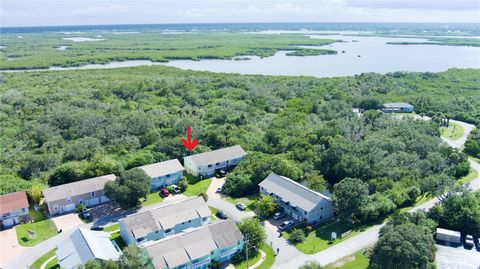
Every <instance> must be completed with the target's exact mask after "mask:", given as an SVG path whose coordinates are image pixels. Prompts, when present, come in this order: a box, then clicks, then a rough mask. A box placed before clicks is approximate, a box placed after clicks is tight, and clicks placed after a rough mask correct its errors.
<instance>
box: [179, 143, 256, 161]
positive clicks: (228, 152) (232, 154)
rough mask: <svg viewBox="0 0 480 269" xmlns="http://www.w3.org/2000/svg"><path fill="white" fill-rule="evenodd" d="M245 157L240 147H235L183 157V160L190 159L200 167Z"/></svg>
mask: <svg viewBox="0 0 480 269" xmlns="http://www.w3.org/2000/svg"><path fill="white" fill-rule="evenodd" d="M245 155H247V153H246V152H245V150H243V148H242V147H241V146H239V145H236V146H233V147H228V148H223V149H217V150H214V151H209V152H203V153H199V154H195V155H190V156H187V157H184V159H185V158H190V159H191V160H192V161H193V162H194V163H195V164H196V165H198V166H200V165H208V164H215V163H218V162H224V161H228V160H232V159H237V158H240V157H243V156H245Z"/></svg>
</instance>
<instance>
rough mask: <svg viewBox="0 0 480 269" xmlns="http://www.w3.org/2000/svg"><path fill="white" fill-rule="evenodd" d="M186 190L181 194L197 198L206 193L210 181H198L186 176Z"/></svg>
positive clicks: (198, 179) (195, 178)
mask: <svg viewBox="0 0 480 269" xmlns="http://www.w3.org/2000/svg"><path fill="white" fill-rule="evenodd" d="M187 178H188V188H187V189H186V190H185V191H184V192H183V194H184V195H186V196H197V195H199V194H200V193H202V192H207V190H208V187H209V186H210V183H212V180H211V179H200V178H197V177H193V176H187Z"/></svg>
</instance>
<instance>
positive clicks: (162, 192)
mask: <svg viewBox="0 0 480 269" xmlns="http://www.w3.org/2000/svg"><path fill="white" fill-rule="evenodd" d="M160 195H161V196H162V197H167V196H169V195H170V192H169V191H168V190H167V188H162V189H161V190H160Z"/></svg>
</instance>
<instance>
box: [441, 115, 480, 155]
mask: <svg viewBox="0 0 480 269" xmlns="http://www.w3.org/2000/svg"><path fill="white" fill-rule="evenodd" d="M450 122H453V123H456V124H458V125H460V126H462V127H463V129H464V131H463V135H462V137H461V138H460V139H458V140H452V139H449V138H446V137H442V139H443V140H444V141H445V142H447V143H448V144H449V145H450V146H451V147H452V148H456V149H460V148H462V147H463V145H465V142H466V141H467V137H468V135H469V134H470V132H471V131H472V130H473V129H474V128H475V125H473V124H469V123H465V122H462V121H458V120H450Z"/></svg>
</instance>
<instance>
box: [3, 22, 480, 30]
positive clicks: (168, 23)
mask: <svg viewBox="0 0 480 269" xmlns="http://www.w3.org/2000/svg"><path fill="white" fill-rule="evenodd" d="M302 23H303V24H320V23H332V24H335V23H336V24H351V23H359V24H368V23H370V24H480V22H374V21H366V22H360V21H351V22H349V21H344V22H332V21H323V22H322V21H318V22H302V21H297V22H162V23H118V24H115V23H114V24H64V25H60V24H57V25H22V26H2V25H1V24H0V29H7V28H40V27H85V26H130V25H137V26H140V25H152V26H153V25H190V24H203V25H205V24H302Z"/></svg>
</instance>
